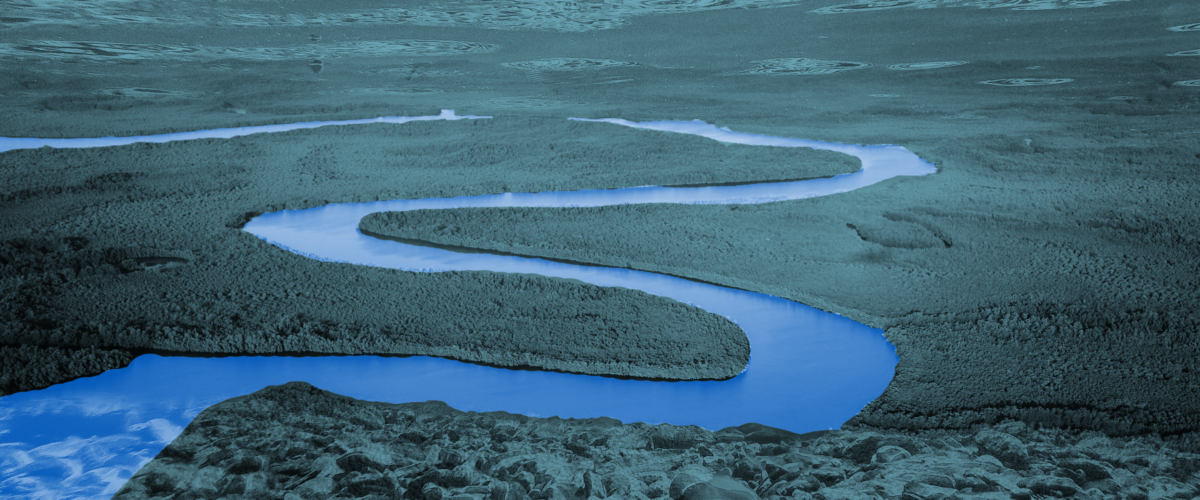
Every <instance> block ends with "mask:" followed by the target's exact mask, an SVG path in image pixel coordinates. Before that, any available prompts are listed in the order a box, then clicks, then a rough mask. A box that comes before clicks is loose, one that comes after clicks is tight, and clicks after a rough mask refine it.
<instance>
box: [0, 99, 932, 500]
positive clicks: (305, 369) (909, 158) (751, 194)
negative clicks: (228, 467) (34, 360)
mask: <svg viewBox="0 0 1200 500" xmlns="http://www.w3.org/2000/svg"><path fill="white" fill-rule="evenodd" d="M486 118H489V117H476V116H457V115H454V113H453V112H452V111H448V110H447V111H443V113H442V114H441V115H438V116H427V117H387V118H376V119H368V120H351V121H346V122H312V123H300V124H291V125H273V126H265V127H248V128H242V129H222V130H213V131H199V132H189V133H184V134H167V135H161V136H144V137H126V138H102V139H2V138H0V152H2V151H5V150H9V149H17V148H30V147H41V146H44V145H49V146H52V147H101V146H110V145H118V144H129V143H133V142H166V141H169V140H187V139H194V138H202V137H203V138H210V137H234V136H238V135H246V134H250V133H261V132H277V131H283V130H292V129H297V128H315V127H320V126H331V125H351V124H364V123H379V122H387V123H404V122H406V121H413V120H436V119H450V120H456V119H486ZM572 119H575V118H572ZM589 121H601V122H608V123H610V124H612V125H614V126H628V127H634V128H641V129H653V130H662V131H670V132H678V133H687V134H694V135H700V136H704V137H708V138H710V139H713V140H719V141H724V142H731V143H740V144H752V145H762V146H778V147H811V148H816V149H828V150H834V151H839V152H843V153H846V154H851V155H855V156H858V157H859V158H861V159H862V163H863V168H862V169H861V170H860V171H858V172H855V173H852V174H844V175H839V176H835V177H832V178H827V179H814V180H807V181H796V182H786V183H766V184H751V185H742V186H723V187H708V188H662V187H654V186H643V187H633V188H625V189H613V190H592V191H574V192H544V193H506V194H499V195H484V196H474V197H458V198H442V199H424V200H391V201H380V202H373V203H346V204H333V205H326V206H322V207H316V208H310V209H306V210H285V211H281V212H275V213H269V214H264V215H262V216H259V217H257V218H255V219H254V220H252V221H250V223H248V224H247V225H246V227H245V230H246V231H249V232H251V233H253V234H255V235H257V236H258V237H259V238H262V239H263V240H265V241H267V242H269V243H271V244H274V245H278V246H280V247H282V248H285V249H288V250H290V251H293V252H296V253H298V254H301V255H305V256H308V257H310V258H314V259H319V260H323V261H337V262H349V263H354V264H361V265H370V266H378V267H388V268H394V269H403V270H409V271H419V272H441V271H451V270H455V271H464V270H490V271H498V272H509V273H530V274H540V275H544V276H553V277H562V278H571V279H577V280H580V281H584V282H587V283H592V284H595V285H600V286H620V287H625V288H635V289H639V290H642V291H645V292H647V293H651V294H654V295H660V296H664V297H669V298H673V299H675V300H679V301H681V302H685V303H688V304H693V305H695V306H697V307H700V308H703V309H705V310H708V311H710V312H713V313H716V314H720V315H723V316H725V317H727V318H729V319H730V320H732V321H734V322H735V323H737V324H738V325H739V326H740V327H742V329H743V330H745V332H746V334H747V336H748V338H749V339H750V344H751V359H750V363H749V365H748V366H747V368H746V370H745V371H744V372H743V373H742V374H741V375H739V376H737V377H735V378H733V379H731V380H727V381H720V382H713V381H706V382H654V381H639V380H619V379H614V378H607V377H595V376H585V375H574V374H566V373H552V372H536V371H516V370H505V369H499V368H491V367H485V366H479V365H473V364H468V363H461V362H456V361H451V360H446V359H439V358H430V357H423V356H417V357H408V358H395V357H391V358H388V357H374V356H346V357H306V358H292V357H225V358H183V357H160V356H142V357H139V358H137V359H136V360H134V362H133V363H132V364H131V365H130V366H129V367H127V368H125V369H121V370H113V371H109V372H106V373H104V374H102V375H99V376H96V377H90V378H84V379H80V380H76V381H73V382H69V383H66V384H60V385H57V386H54V387H51V388H48V389H45V390H41V391H32V392H27V393H20V394H15V395H11V396H6V397H3V398H0V498H4V497H9V496H11V497H31V496H43V497H46V498H55V495H62V497H64V498H65V497H72V498H76V497H78V498H106V497H108V496H111V494H112V493H113V492H115V491H116V489H117V488H119V487H120V485H121V484H123V483H124V482H125V481H126V480H127V479H128V478H129V477H130V476H131V475H132V473H133V472H135V471H136V470H137V469H138V468H140V467H141V465H143V464H144V463H145V462H146V461H148V460H149V459H150V458H152V457H153V456H154V455H155V454H157V453H158V452H159V451H160V450H161V449H162V447H163V446H165V445H166V444H167V443H169V442H170V440H171V439H173V438H174V437H175V436H176V435H178V433H179V432H180V431H181V430H182V427H183V426H185V425H186V424H187V423H188V422H189V421H191V419H192V418H194V417H195V416H196V414H198V413H199V411H200V410H202V409H203V408H205V407H207V406H209V405H212V404H214V403H217V402H220V401H222V400H225V399H228V398H230V397H234V396H238V395H243V394H247V393H250V392H253V391H256V390H258V389H261V388H263V387H265V386H267V385H274V384H281V383H285V382H288V381H293V380H303V381H307V382H310V383H312V384H313V385H315V386H317V387H320V388H322V389H326V390H329V391H333V392H335V393H339V394H344V395H347V396H351V397H354V398H359V399H366V400H373V401H389V402H406V401H426V400H441V401H445V402H447V403H449V404H450V405H451V406H453V407H455V408H458V409H460V410H467V411H494V410H500V411H508V412H513V413H521V414H525V415H531V416H540V417H548V416H560V417H564V418H570V417H574V418H584V417H597V416H608V417H613V418H616V419H619V420H621V421H623V422H626V423H630V422H647V423H662V422H667V423H672V424H676V425H689V424H690V425H699V426H702V427H705V428H708V429H714V430H715V429H719V428H723V427H726V426H731V425H740V424H743V423H746V422H758V423H762V424H766V425H771V426H775V427H781V428H785V429H790V430H793V431H796V432H807V431H813V430H820V429H829V428H836V427H838V426H839V425H841V424H842V423H843V422H845V421H846V420H848V419H849V418H850V417H852V416H853V415H854V414H856V413H857V412H858V411H859V410H861V409H862V408H863V406H865V405H866V404H867V403H869V402H870V401H871V400H873V399H874V398H876V397H878V396H879V394H880V393H882V392H883V390H884V388H886V386H887V384H888V383H889V382H890V381H891V378H892V375H893V373H894V369H895V365H896V362H897V357H896V353H895V348H894V347H893V346H892V345H891V344H889V343H888V342H887V341H886V339H884V338H883V336H882V332H881V331H880V330H877V329H872V328H869V327H867V326H865V325H862V324H859V323H856V322H853V321H851V320H849V319H846V318H843V317H841V316H838V315H835V314H831V313H826V312H822V311H819V310H816V309H813V308H811V307H808V306H805V305H803V304H798V303H796V302H792V301H789V300H785V299H781V298H778V297H772V296H769V295H764V294H758V293H752V292H746V291H741V290H733V289H728V288H723V287H718V286H713V285H707V284H702V283H696V282H692V281H688V280H684V279H679V278H674V277H670V276H662V275H658V274H653V273H646V272H639V271H631V270H627V269H610V268H598V267H586V266H574V265H569V264H562V263H555V262H549V261H545V260H541V259H526V258H519V257H505V256H496V255H488V254H459V253H454V252H448V251H444V250H438V249H434V248H429V247H418V246H411V245H404V244H401V243H397V242H393V241H384V240H379V239H376V238H371V237H368V236H365V235H363V234H361V233H360V232H359V231H358V230H357V224H358V221H359V219H361V218H362V217H363V216H365V215H367V214H369V213H372V212H380V211H394V210H415V209H428V208H455V207H499V206H539V207H566V206H574V207H583V206H601V205H613V204H623V203H705V204H717V203H765V202H771V201H779V200H786V199H798V198H807V197H812V196H821V195H826V194H832V193H837V192H843V191H849V190H852V189H858V188H860V187H864V186H868V185H870V184H874V183H876V182H879V181H881V180H884V179H887V178H890V177H894V176H897V175H924V174H928V173H932V172H934V171H935V169H934V168H933V166H932V165H931V164H929V163H928V162H925V161H924V160H922V159H920V158H918V157H917V156H916V155H914V154H912V153H911V152H909V151H907V150H905V149H904V148H901V147H898V146H857V145H847V144H836V143H822V142H816V141H808V140H802V139H792V138H782V137H771V136H765V135H755V134H745V133H738V132H733V131H730V130H729V129H727V128H719V127H716V126H713V125H710V124H707V123H704V122H701V121H699V120H696V121H690V122H637V123H635V122H628V121H625V120H617V119H603V120H589Z"/></svg>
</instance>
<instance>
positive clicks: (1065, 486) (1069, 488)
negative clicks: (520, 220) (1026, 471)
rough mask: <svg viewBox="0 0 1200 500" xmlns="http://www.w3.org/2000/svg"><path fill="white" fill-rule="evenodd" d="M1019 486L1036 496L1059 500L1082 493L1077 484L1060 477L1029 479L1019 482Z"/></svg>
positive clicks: (1035, 477)
mask: <svg viewBox="0 0 1200 500" xmlns="http://www.w3.org/2000/svg"><path fill="white" fill-rule="evenodd" d="M1017 485H1018V486H1020V487H1022V488H1027V489H1029V491H1030V492H1032V493H1033V494H1034V495H1049V496H1053V497H1057V498H1062V497H1069V496H1075V494H1076V493H1079V491H1080V490H1079V486H1077V485H1076V484H1075V482H1073V481H1071V480H1070V479H1067V478H1065V477H1058V476H1034V477H1027V478H1025V479H1022V480H1021V481H1019V482H1018V483H1017Z"/></svg>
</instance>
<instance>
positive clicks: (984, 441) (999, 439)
mask: <svg viewBox="0 0 1200 500" xmlns="http://www.w3.org/2000/svg"><path fill="white" fill-rule="evenodd" d="M975 442H976V443H977V444H978V445H979V451H980V453H983V454H987V455H991V456H993V457H996V459H997V460H1000V463H1001V464H1003V465H1004V466H1005V467H1008V468H1010V469H1016V470H1024V469H1027V468H1028V467H1029V452H1028V451H1026V450H1025V446H1024V445H1023V444H1022V443H1021V440H1019V439H1017V438H1015V437H1013V436H1012V435H1009V434H1005V433H1003V432H998V431H994V430H983V431H980V432H979V433H978V434H976V435H975Z"/></svg>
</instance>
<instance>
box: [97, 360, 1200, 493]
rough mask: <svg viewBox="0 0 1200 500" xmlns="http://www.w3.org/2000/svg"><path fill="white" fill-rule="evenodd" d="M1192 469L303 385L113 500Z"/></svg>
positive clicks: (978, 488) (1192, 472)
mask: <svg viewBox="0 0 1200 500" xmlns="http://www.w3.org/2000/svg"><path fill="white" fill-rule="evenodd" d="M1197 469H1200V455H1197V454H1195V452H1194V451H1192V452H1188V451H1181V450H1178V449H1174V448H1173V447H1172V446H1171V445H1170V444H1164V443H1163V442H1161V441H1152V440H1146V439H1144V438H1135V439H1128V438H1127V439H1121V438H1110V437H1107V436H1104V435H1103V434H1100V433H1096V432H1064V431H1060V430H1040V429H1035V428H1032V427H1028V426H1025V425H1023V424H1009V425H1005V426H1000V427H997V428H986V429H975V430H970V431H949V432H948V431H936V432H924V433H904V432H896V431H866V432H847V431H832V432H826V431H822V432H814V433H809V434H804V435H800V434H795V433H791V432H788V431H785V430H782V429H775V428H771V427H766V426H762V425H756V424H746V425H742V426H739V427H730V428H726V429H722V430H719V431H716V432H712V431H707V430H704V429H701V428H698V427H692V426H688V427H678V426H673V425H668V424H663V425H646V424H641V423H631V424H622V423H621V422H619V421H616V420H613V419H605V418H597V419H578V420H577V419H565V420H564V419H559V418H533V417H526V416H522V415H513V414H511V413H504V412H489V413H474V412H462V411H458V410H455V409H453V408H451V407H449V406H447V405H445V404H444V403H440V402H437V401H429V402H425V403H405V404H386V403H374V402H366V401H358V400H355V399H351V398H347V397H345V396H339V395H337V394H333V393H331V392H327V391H322V390H320V389H318V388H316V387H313V386H311V385H308V384H304V383H291V384H286V385H282V386H271V387H268V388H266V389H263V390H261V391H258V392H255V393H254V394H250V395H247V396H243V397H238V398H234V399H230V400H227V401H224V402H222V403H219V404H216V405H214V406H211V407H209V408H207V409H205V410H204V411H203V412H202V413H201V414H200V415H199V416H197V417H196V419H195V421H193V422H192V423H191V424H189V425H188V426H187V428H186V429H184V431H183V433H182V434H180V435H179V437H178V438H176V439H175V440H174V441H172V442H171V444H170V445H169V446H167V448H166V449H164V450H163V451H162V453H160V454H159V455H158V456H157V457H156V458H155V459H154V460H153V461H151V462H150V463H148V464H147V465H146V466H145V467H143V468H142V469H141V470H139V471H138V472H137V474H135V475H134V476H133V478H132V479H130V480H129V482H128V483H126V484H125V485H124V486H123V487H122V488H121V489H120V490H119V491H118V492H117V493H116V495H115V496H114V497H113V498H114V499H118V500H126V499H141V498H151V497H157V496H163V495H168V496H169V495H172V494H184V495H189V496H192V497H195V498H215V497H218V496H221V497H224V496H231V495H244V496H247V497H250V496H254V495H256V494H268V495H269V494H272V493H275V492H278V491H281V490H288V491H290V492H291V493H289V494H294V495H297V496H298V497H300V498H316V497H326V496H330V495H334V494H337V495H338V496H340V497H344V498H378V497H377V496H372V495H380V496H384V497H403V498H454V497H456V496H470V497H472V498H476V497H483V498H499V499H527V498H671V499H680V498H738V499H754V498H861V497H881V498H931V497H943V496H951V495H960V496H971V497H973V498H1001V497H1003V498H1010V497H1011V498H1031V497H1036V496H1055V497H1066V496H1073V495H1078V496H1086V497H1094V498H1106V497H1109V496H1114V495H1115V496H1116V497H1118V498H1136V497H1141V498H1146V497H1151V498H1188V497H1191V496H1194V495H1196V494H1198V493H1200V477H1198V476H1197V475H1196V471H1197Z"/></svg>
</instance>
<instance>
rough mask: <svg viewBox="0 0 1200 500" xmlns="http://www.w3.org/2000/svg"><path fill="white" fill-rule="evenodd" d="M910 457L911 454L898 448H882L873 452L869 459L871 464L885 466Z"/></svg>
mask: <svg viewBox="0 0 1200 500" xmlns="http://www.w3.org/2000/svg"><path fill="white" fill-rule="evenodd" d="M911 456H912V453H909V452H908V450H906V449H904V448H901V447H899V446H884V447H882V448H879V449H878V450H876V451H875V455H874V456H872V457H871V462H873V463H881V464H887V463H892V462H898V461H900V460H904V459H906V458H909V457H911Z"/></svg>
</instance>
